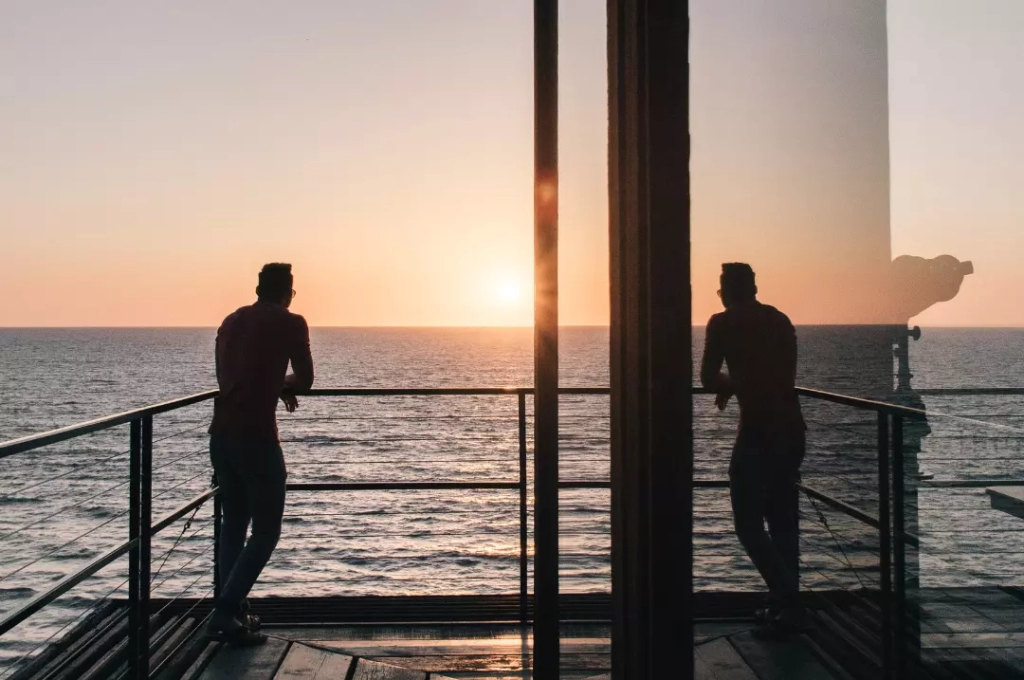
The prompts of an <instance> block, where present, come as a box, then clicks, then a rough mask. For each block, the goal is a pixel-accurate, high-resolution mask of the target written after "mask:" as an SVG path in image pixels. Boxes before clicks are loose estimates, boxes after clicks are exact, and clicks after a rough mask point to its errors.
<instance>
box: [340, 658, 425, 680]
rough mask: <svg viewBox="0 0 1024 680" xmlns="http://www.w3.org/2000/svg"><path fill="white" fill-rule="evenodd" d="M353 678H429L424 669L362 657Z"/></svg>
mask: <svg viewBox="0 0 1024 680" xmlns="http://www.w3.org/2000/svg"><path fill="white" fill-rule="evenodd" d="M352 680H427V674H426V673H424V672H423V671H414V670H411V669H408V668H401V667H399V666H391V665H389V664H384V663H378V662H376V661H368V660H367V659H360V660H359V663H357V664H356V672H355V673H353V674H352Z"/></svg>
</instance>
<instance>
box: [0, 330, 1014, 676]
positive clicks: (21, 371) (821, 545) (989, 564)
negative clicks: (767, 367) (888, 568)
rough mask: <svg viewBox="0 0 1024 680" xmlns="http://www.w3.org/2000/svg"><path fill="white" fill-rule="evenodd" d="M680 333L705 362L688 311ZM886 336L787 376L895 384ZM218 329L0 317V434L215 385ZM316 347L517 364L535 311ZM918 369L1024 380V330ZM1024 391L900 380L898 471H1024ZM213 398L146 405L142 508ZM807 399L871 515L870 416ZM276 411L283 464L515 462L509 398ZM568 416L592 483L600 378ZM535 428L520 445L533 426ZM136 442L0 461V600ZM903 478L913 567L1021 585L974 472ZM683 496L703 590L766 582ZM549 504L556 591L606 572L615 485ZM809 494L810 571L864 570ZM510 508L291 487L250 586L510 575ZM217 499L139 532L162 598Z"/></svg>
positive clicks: (847, 386) (855, 498)
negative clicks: (913, 415)
mask: <svg viewBox="0 0 1024 680" xmlns="http://www.w3.org/2000/svg"><path fill="white" fill-rule="evenodd" d="M695 331H696V337H695V342H694V350H693V356H694V359H695V361H697V360H699V354H700V347H701V344H702V330H701V329H695ZM887 333H888V331H886V330H884V329H877V328H857V327H801V328H799V329H798V335H799V341H800V353H801V363H800V369H799V382H800V384H801V385H804V386H807V387H816V388H821V389H828V390H835V391H839V392H844V393H848V394H855V395H859V396H868V397H875V398H890V399H891V398H892V385H893V371H894V366H893V358H892V352H891V347H890V346H889V338H888V335H886V334H887ZM214 335H215V331H214V330H213V329H0V377H2V382H0V385H2V387H3V394H4V398H5V403H4V406H3V408H2V409H0V441H6V440H9V439H13V438H16V437H20V436H24V435H27V434H32V433H35V432H40V431H44V430H48V429H52V428H55V427H60V426H64V425H68V424H72V423H76V422H80V421H84V420H88V419H90V418H94V417H99V416H103V415H107V414H110V413H114V412H118V411H124V410H127V409H131V408H135V407H139V406H144V405H147V404H151V403H155V402H159V401H164V400H167V399H171V398H175V397H180V396H184V395H187V394H191V393H195V392H199V391H203V390H207V389H211V388H213V387H214V386H215V380H214V371H213V342H214ZM312 344H313V352H314V359H315V362H316V369H317V386H318V387H370V388H388V387H496V386H527V385H529V384H530V382H531V374H532V363H533V359H532V332H531V330H530V329H469V328H467V329H343V328H315V329H313V330H312ZM680 351H681V352H686V351H687V350H686V348H680ZM911 368H912V370H913V374H914V377H913V382H912V384H913V387H914V388H915V389H918V390H932V389H940V388H964V387H971V388H974V387H1022V386H1024V330H1016V329H925V333H924V336H923V337H922V339H921V340H920V341H919V342H916V343H913V344H912V346H911ZM560 374H561V383H562V384H563V385H564V386H583V387H603V386H607V385H608V382H609V377H608V330H607V329H606V328H565V329H563V330H562V333H561V367H560ZM528 401H531V403H529V404H528V409H530V408H532V400H528ZM1022 402H1024V397H1016V396H955V397H954V396H949V395H935V394H930V393H926V394H923V395H918V396H917V397H916V398H914V399H911V400H910V401H909V402H907V400H906V399H905V400H904V403H912V405H915V406H917V407H919V408H925V409H927V410H928V412H929V414H930V416H929V419H928V422H927V424H926V425H919V424H908V425H907V450H908V454H909V458H910V459H911V464H912V466H913V468H914V469H912V470H908V474H910V475H911V477H912V479H913V480H917V479H923V480H925V481H926V482H934V481H939V482H956V481H966V480H986V479H1021V478H1024V457H1022V456H1021V442H1022V439H1021V438H1022V436H1024V403H1022ZM211 408H212V404H211V403H209V402H207V403H202V404H198V405H195V406H192V407H188V408H186V409H182V410H180V411H175V412H172V413H168V414H164V415H161V416H158V417H157V418H156V419H155V423H154V441H155V444H154V486H153V489H154V491H153V493H154V508H153V517H154V519H159V518H160V517H163V516H165V515H166V514H168V513H169V512H171V511H172V510H173V509H175V508H177V507H179V506H181V505H182V504H183V503H184V502H185V501H187V500H188V499H190V498H192V497H194V496H195V495H197V494H198V493H200V492H201V491H202V490H203V489H204V488H206V487H207V486H208V485H209V482H210V469H209V461H208V453H207V448H206V447H207V438H206V434H205V432H206V426H207V425H208V422H209V417H210V412H211ZM805 413H806V416H807V419H808V422H809V433H808V442H809V449H808V458H807V461H806V463H805V467H804V477H805V482H806V483H807V484H808V485H813V486H815V488H819V489H821V490H823V491H825V492H827V493H829V494H831V495H834V496H836V497H838V498H840V499H842V500H844V501H846V502H849V503H851V504H853V505H855V506H858V507H862V508H863V509H865V510H866V511H870V512H874V511H876V510H877V500H876V499H877V494H876V493H875V491H874V489H875V487H874V480H875V475H876V471H877V467H876V463H875V446H876V429H875V428H876V424H875V416H874V415H873V414H871V413H866V412H858V411H854V410H852V409H848V408H844V407H838V406H833V405H828V404H822V403H816V402H811V401H807V400H805ZM953 415H956V416H962V417H959V418H953V417H951V416H953ZM695 417H696V425H695V432H694V437H695V449H696V460H695V464H696V473H695V474H696V476H697V477H698V478H701V479H724V478H725V477H726V474H727V469H728V459H729V452H730V449H731V445H732V437H733V435H734V430H735V426H736V407H735V405H732V406H731V407H730V408H729V409H728V410H727V411H725V412H724V413H719V412H718V411H717V410H715V409H714V407H713V405H712V404H711V400H710V398H707V397H700V398H697V399H696V404H695ZM279 421H280V429H281V436H282V446H283V447H284V450H285V455H286V459H287V461H288V467H289V481H293V482H302V481H309V482H313V481H318V482H326V481H338V482H341V481H353V482H358V481H429V480H441V481H477V480H485V481H515V480H516V479H517V478H518V438H517V403H516V398H515V397H514V396H456V397H452V396H446V397H350V398H319V397H317V398H304V399H301V400H300V408H299V410H298V411H297V412H296V413H294V414H286V413H284V412H283V409H282V410H281V411H280V413H279ZM531 422H532V421H531ZM560 427H561V447H560V450H561V453H560V455H561V474H562V476H563V478H565V479H574V480H576V479H583V480H607V478H608V470H609V462H608V457H609V440H608V438H609V414H608V398H607V397H606V396H566V397H563V399H562V404H561V426H560ZM528 444H529V445H530V447H531V450H532V441H531V440H530V438H529V437H528ZM127 450H128V431H127V427H126V426H125V427H119V428H115V429H114V430H111V431H107V432H101V433H96V434H93V435H89V436H87V437H83V438H81V439H76V440H73V441H70V442H66V443H63V444H59V445H54V446H51V447H47V448H45V449H41V450H37V451H33V452H30V453H26V454H22V455H16V456H12V457H9V458H6V459H2V460H0V468H2V469H3V475H2V477H0V508H2V510H3V512H2V513H0V616H4V615H6V614H8V613H10V612H11V611H13V610H14V609H16V608H17V607H18V606H20V605H22V604H24V602H26V601H27V600H28V599H29V598H31V597H34V596H36V595H38V594H39V593H41V592H43V591H44V590H45V589H46V588H48V587H52V585H53V584H54V583H55V582H57V581H59V580H60V579H61V578H62V577H64V576H66V575H67V574H69V573H72V572H74V571H75V570H77V569H80V568H81V567H82V566H83V565H84V564H85V563H87V562H88V561H89V560H91V559H94V558H95V557H97V556H98V555H101V554H103V553H104V552H105V551H106V550H109V549H110V548H111V547H112V546H114V545H116V544H118V543H119V542H121V541H123V540H125V538H126V536H127V518H126V515H125V511H126V509H127V491H126V490H127V470H128V458H127ZM911 488H913V489H916V491H915V492H914V493H913V494H912V496H913V498H912V499H911V501H910V502H909V503H910V505H909V506H908V509H909V514H908V517H910V518H911V523H912V525H913V526H912V527H911V528H912V529H914V530H916V531H917V533H919V535H921V536H922V539H923V547H922V549H921V550H920V553H918V554H915V555H914V556H913V560H912V568H913V569H914V570H915V571H914V573H915V576H916V577H917V578H919V579H920V582H921V583H922V584H923V585H928V584H933V585H978V584H981V583H985V584H992V583H1000V584H1005V583H1018V582H1019V579H1017V575H1016V574H1017V572H1018V568H1017V565H1018V563H1019V557H1020V555H1021V554H1024V543H1022V539H1021V538H1020V537H1021V536H1024V533H1022V530H1024V521H1022V520H1017V519H1015V518H1012V517H1010V516H1009V515H1006V514H1004V513H1000V512H997V511H994V510H991V508H990V507H989V506H988V503H987V499H986V497H985V494H984V488H968V489H964V488H949V487H948V486H924V485H923V486H921V487H920V488H917V485H916V484H911ZM695 495H696V500H695V512H696V520H695V531H696V537H695V544H696V546H695V560H696V566H695V577H696V587H697V588H698V589H701V590H751V589H758V588H760V587H761V584H760V580H759V578H758V577H757V574H756V572H754V571H753V569H752V567H751V566H750V564H749V562H748V561H747V559H746V557H745V556H744V555H743V554H742V552H741V550H740V548H739V546H738V544H737V543H736V541H735V539H734V538H733V536H732V535H731V513H730V512H729V505H728V494H727V492H726V491H724V490H718V489H708V490H699V491H697V492H696V494H695ZM561 502H562V508H561V512H562V515H561V516H562V523H561V526H562V537H561V552H562V558H561V565H562V589H563V591H566V592H595V591H607V590H608V589H609V587H610V571H609V559H608V557H609V549H610V536H609V494H608V491H607V490H599V489H598V490H568V491H564V492H563V493H562V496H561ZM802 510H803V512H804V525H803V526H804V537H803V553H804V555H803V557H804V561H805V568H804V571H803V574H802V580H803V586H804V588H807V589H815V588H820V589H826V588H835V587H859V586H862V585H866V586H870V585H871V584H872V583H874V582H877V580H878V573H877V535H875V534H873V533H872V531H870V530H869V529H868V527H866V526H865V525H862V524H859V523H858V522H856V521H855V520H852V519H850V518H848V517H845V516H843V515H839V514H838V513H832V512H830V511H829V509H828V508H824V507H821V506H820V504H818V505H815V504H813V503H811V502H810V501H809V500H808V499H806V498H804V499H803V500H802ZM518 513H519V506H518V493H517V492H515V491H505V490H488V491H459V492H449V491H438V492H420V491H373V492H368V491H357V492H351V491H349V492H295V493H292V494H291V495H290V496H289V499H288V507H287V509H286V515H287V516H286V519H285V525H284V531H283V536H282V540H281V543H280V545H279V547H278V550H277V552H276V553H275V555H274V557H273V559H272V561H271V563H270V565H268V568H267V570H266V571H265V572H264V577H263V580H262V581H261V582H260V584H259V585H258V586H257V589H256V591H255V592H254V595H257V596H264V595H309V594H337V595H346V594H352V595H354V594H363V595H365V594H382V595H397V594H431V593H476V594H485V593H513V592H517V590H518V582H519V535H518V526H519V524H518V517H519V515H518ZM211 517H212V515H211V508H210V507H209V506H204V507H203V508H201V509H200V510H199V511H198V512H197V513H196V514H195V516H194V518H193V519H192V520H191V521H190V522H189V523H187V525H186V520H181V521H179V522H177V523H175V524H174V525H172V526H170V527H169V528H168V529H167V530H165V531H164V532H163V533H162V534H160V535H159V536H158V537H156V538H155V539H154V546H153V555H154V565H153V572H154V578H153V586H154V596H158V597H170V598H173V597H178V596H182V597H203V596H205V595H208V594H209V592H210V590H211V589H212V581H211V576H210V574H211V571H210V567H211V557H212V541H211V537H212V524H211ZM531 517H532V515H531ZM823 517H824V518H825V520H826V521H825V522H823V521H822V518H823ZM531 536H532V534H531ZM125 578H126V571H125V566H124V562H123V561H122V562H118V563H115V564H113V565H111V566H110V567H108V568H106V569H104V570H103V571H102V572H100V573H99V574H97V575H96V576H94V577H92V578H90V579H88V580H87V581H85V582H84V583H83V584H81V585H80V586H78V587H77V588H75V589H74V590H73V591H72V592H71V593H69V594H68V595H66V596H64V597H62V598H60V599H59V600H58V601H57V602H56V603H54V605H53V606H51V607H48V608H47V609H46V610H44V611H43V612H42V613H40V614H39V615H38V616H35V617H33V618H32V619H30V620H29V621H27V622H25V623H24V624H22V625H20V626H18V627H17V628H16V629H15V630H13V631H12V632H11V633H9V634H8V635H6V636H4V637H3V638H2V639H0V674H2V671H3V668H4V666H3V665H2V664H10V663H11V662H12V661H13V660H15V659H17V658H20V657H21V656H23V655H25V654H28V653H31V652H33V650H35V649H37V648H38V647H39V646H40V645H41V644H42V643H43V642H45V641H46V640H48V639H50V638H52V637H53V636H55V635H57V634H59V632H60V631H61V630H64V629H66V628H67V626H69V625H71V624H72V623H73V622H74V621H75V620H77V617H79V616H81V615H82V613H83V612H84V611H86V609H87V608H88V607H89V606H91V605H93V604H94V603H95V602H96V601H98V600H100V599H102V598H104V597H108V596H118V597H122V596H123V595H124V593H125V592H126V590H125V585H124V584H125Z"/></svg>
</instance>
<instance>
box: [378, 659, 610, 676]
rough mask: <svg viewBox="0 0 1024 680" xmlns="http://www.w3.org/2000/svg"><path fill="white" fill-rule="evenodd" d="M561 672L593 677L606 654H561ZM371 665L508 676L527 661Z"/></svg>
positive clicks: (524, 668) (526, 666)
mask: <svg viewBox="0 0 1024 680" xmlns="http://www.w3.org/2000/svg"><path fill="white" fill-rule="evenodd" d="M560 658H561V663H560V667H561V669H562V670H564V671H583V672H587V671H590V672H592V673H596V672H598V671H602V670H605V669H607V668H609V667H610V665H611V664H610V659H611V655H610V654H562V655H561V657H560ZM373 660H374V661H379V662H381V663H386V664H390V665H393V666H401V667H403V668H409V669H415V670H421V671H427V672H430V673H477V674H480V673H498V672H500V673H509V672H520V673H521V672H523V671H527V670H529V669H530V659H529V657H525V658H524V657H523V656H522V655H521V654H507V655H504V656H498V655H487V656H375V657H373Z"/></svg>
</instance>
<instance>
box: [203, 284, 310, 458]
mask: <svg viewBox="0 0 1024 680" xmlns="http://www.w3.org/2000/svg"><path fill="white" fill-rule="evenodd" d="M216 360H217V383H218V384H219V386H220V394H219V395H218V396H217V398H216V399H215V400H214V406H213V422H212V423H211V424H210V434H213V435H227V436H231V437H235V438H238V439H244V440H246V441H253V442H264V441H272V442H277V441H278V433H277V402H278V399H280V397H281V390H282V389H283V388H284V379H285V375H286V374H287V372H288V363H289V362H291V365H292V370H293V371H294V372H295V376H296V382H297V384H298V385H299V386H300V389H308V388H309V387H310V386H311V385H312V384H313V358H312V356H311V354H310V349H309V327H308V326H307V325H306V320H305V319H303V318H302V317H301V316H299V315H298V314H292V313H291V312H289V311H288V310H287V309H285V308H284V307H282V306H281V305H275V304H269V303H264V302H256V303H255V304H252V305H249V306H247V307H242V308H240V309H238V310H237V311H235V312H234V313H233V314H231V315H230V316H228V317H227V318H226V319H224V323H222V324H221V326H220V328H219V329H218V330H217V344H216Z"/></svg>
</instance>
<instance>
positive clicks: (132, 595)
mask: <svg viewBox="0 0 1024 680" xmlns="http://www.w3.org/2000/svg"><path fill="white" fill-rule="evenodd" d="M128 441H129V444H128V540H129V541H131V542H132V546H131V548H130V549H129V551H128V677H129V679H130V680H142V678H144V677H145V676H139V673H138V671H139V669H138V665H137V664H136V662H135V660H136V659H138V658H139V654H140V650H141V648H142V640H141V638H140V637H139V632H140V630H139V612H140V608H139V597H140V592H139V590H140V588H139V586H140V585H141V581H140V579H139V573H140V571H141V564H142V562H141V557H142V550H141V541H140V540H139V533H140V524H141V521H140V520H141V518H142V515H141V513H140V512H139V508H140V505H141V501H142V421H140V420H133V421H131V423H130V425H129V430H128Z"/></svg>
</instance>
